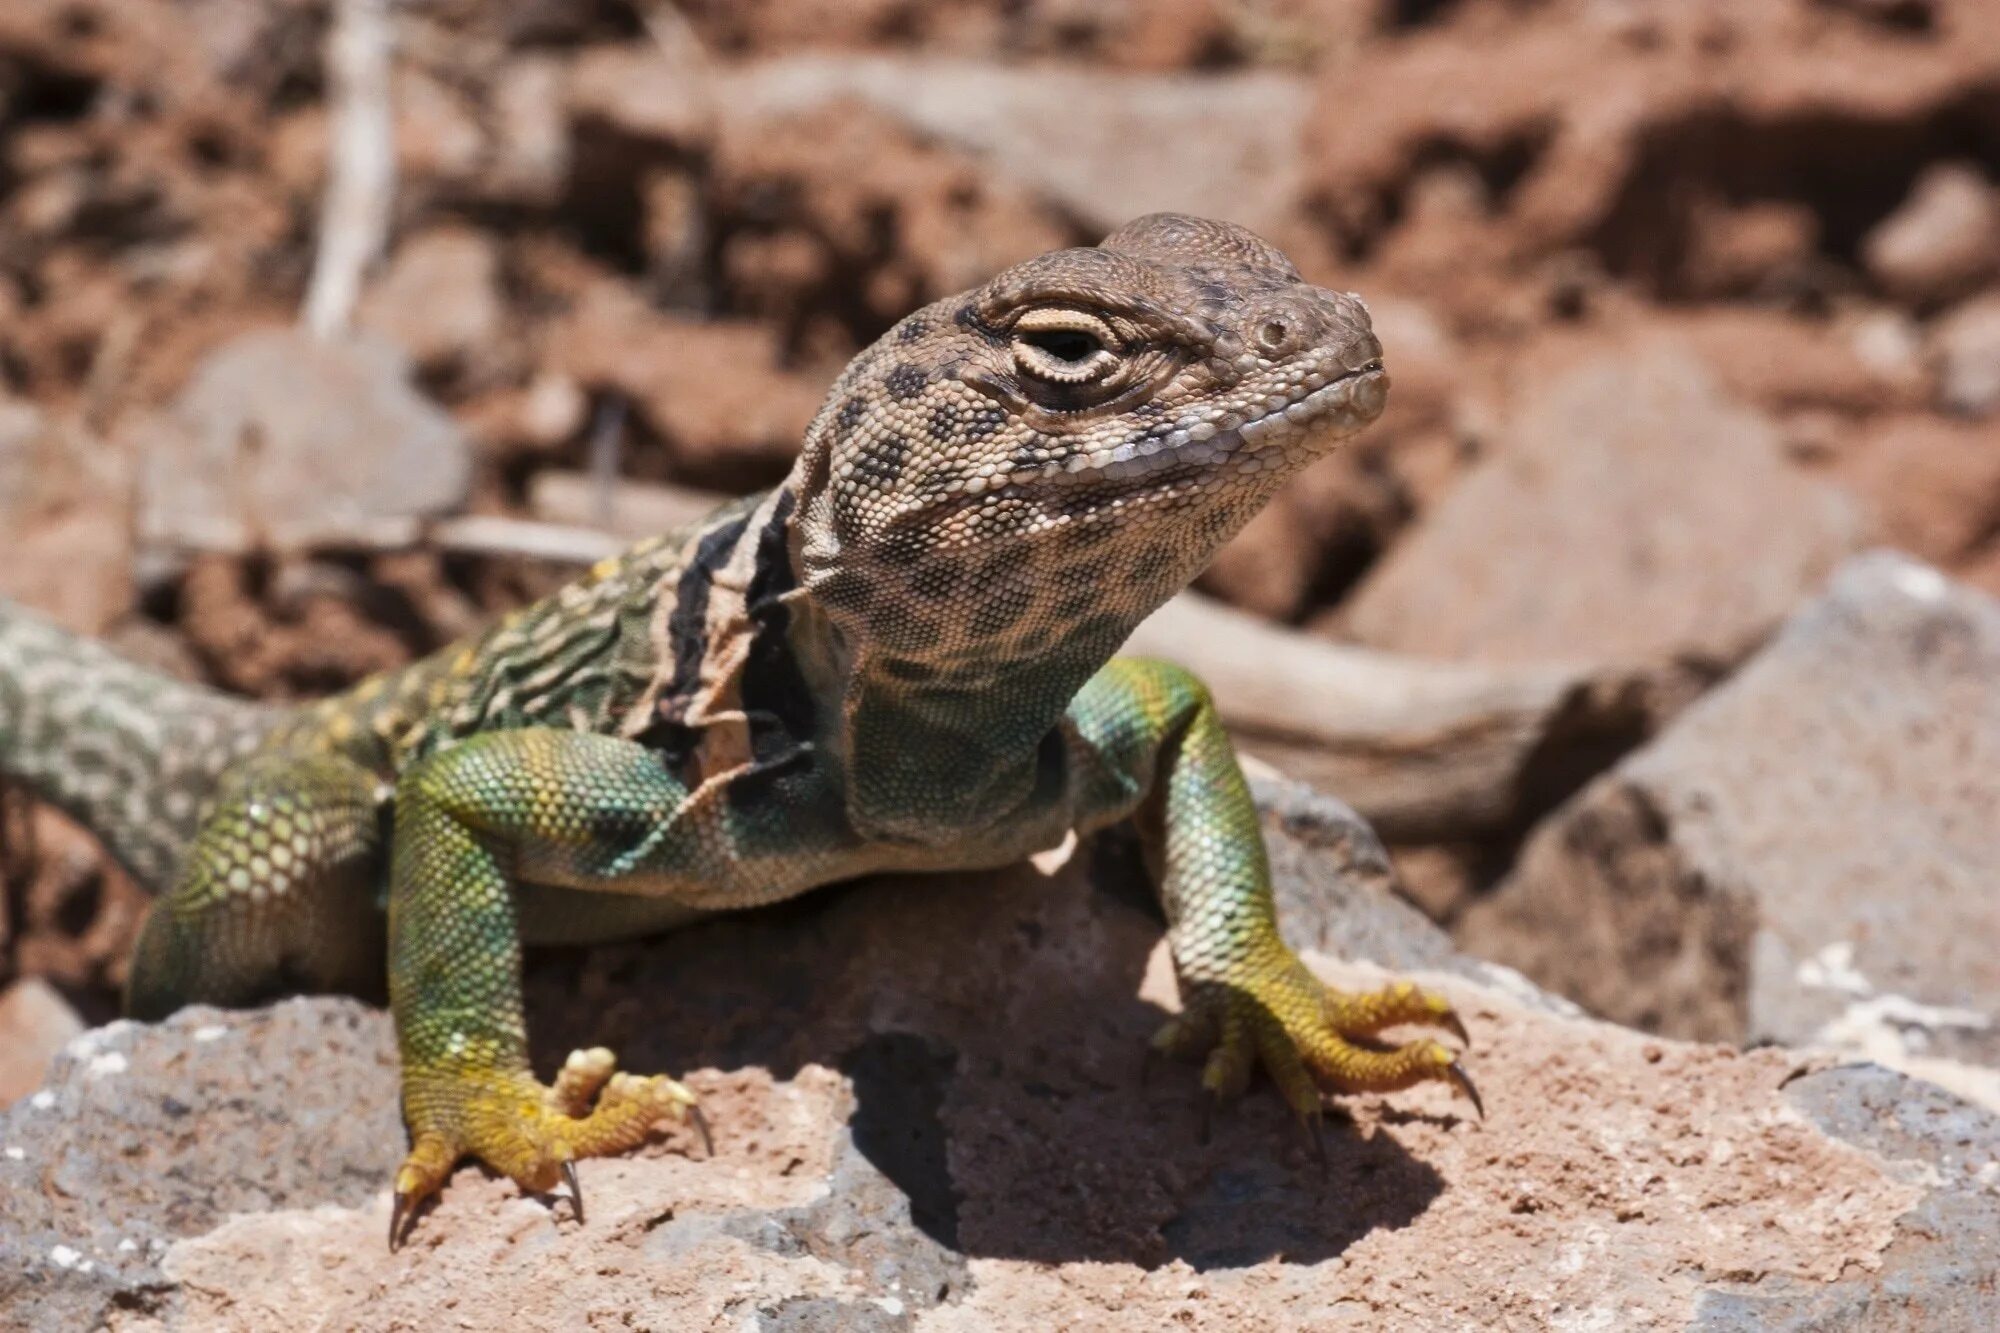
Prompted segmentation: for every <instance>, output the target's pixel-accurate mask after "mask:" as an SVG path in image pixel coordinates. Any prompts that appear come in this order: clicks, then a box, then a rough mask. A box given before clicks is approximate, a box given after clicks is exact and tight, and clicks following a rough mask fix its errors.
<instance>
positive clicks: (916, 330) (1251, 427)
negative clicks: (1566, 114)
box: [794, 213, 1388, 667]
mask: <svg viewBox="0 0 2000 1333" xmlns="http://www.w3.org/2000/svg"><path fill="white" fill-rule="evenodd" d="M1381 357H1382V349H1381V346H1380V344H1379V343H1377V341H1376V340H1375V336H1374V333H1373V332H1372V331H1371V329H1370V327H1369V321H1368V312H1367V309H1366V307H1365V306H1363V305H1362V303H1361V301H1360V299H1359V298H1358V297H1355V296H1353V295H1349V294H1345V293H1341V292H1333V291H1328V290H1325V289H1323V288H1320V287H1315V286H1312V285H1310V284H1308V283H1306V282H1305V281H1304V280H1303V279H1301V278H1300V276H1299V273H1298V270H1297V269H1296V268H1294V267H1293V266H1292V263H1291V261H1290V260H1288V259H1286V258H1285V256H1284V255H1283V254H1282V253H1280V252H1279V251H1278V250H1277V249H1275V248H1274V247H1272V246H1271V245H1269V244H1267V243H1266V242H1264V241H1263V240H1261V239H1259V238H1258V237H1257V236H1255V235H1253V234H1252V233H1250V232H1248V231H1246V230H1244V229H1243V228H1241V227H1237V226H1234V225H1232V224H1229V223H1226V222H1212V221H1208V220H1205V219H1201V218H1194V217H1186V216H1182V215H1179V214H1168V213H1161V214H1153V215H1150V216H1147V217H1143V218H1140V219H1138V220H1137V221H1135V222H1132V223H1129V224H1128V225H1126V226H1124V227H1121V228H1120V229H1119V230H1117V231H1116V232H1114V233H1112V234H1111V235H1110V236H1108V237H1106V238H1105V239H1104V241H1103V242H1102V243H1101V244H1099V245H1097V246H1094V247H1089V248H1080V249H1071V250H1058V251H1055V252H1052V253H1050V254H1045V255H1042V256H1041V257H1039V258H1037V259H1032V260H1029V261H1027V262H1025V263H1022V264H1017V265H1015V266H1014V267H1013V268H1010V269H1007V270H1006V271H1005V272H1003V273H1001V274H999V275H998V276H996V277H995V278H993V279H992V281H990V282H988V283H987V284H986V285H985V286H983V287H980V288H978V289H976V290H974V291H971V292H967V293H965V294H963V295H960V296H956V297H952V298H949V299H947V300H944V301H940V302H937V303H936V304H934V305H931V306H929V307H926V308H925V309H923V310H920V311H918V312H917V313H915V314H913V315H911V316H909V317H908V318H907V319H905V320H903V321H902V323H900V324H898V325H897V326H896V327H895V328H893V329H891V330H890V331H889V332H888V333H887V334H885V335H884V336H883V337H882V338H881V339H880V340H879V341H878V342H876V343H875V344H874V345H873V346H872V347H870V348H869V349H867V350H866V351H864V352H863V353H862V354H861V355H860V356H858V357H856V358H855V360H854V361H853V363H852V364H850V365H849V367H848V368H847V370H846V372H845V373H844V374H843V375H842V376H841V378H840V380H839V381H838V382H837V383H836V385H835V386H834V389H833V391H832V393H831V394H830V395H829V397H828V399H827V402H826V405H825V407H824V408H823V409H822V410H821V411H820V414H819V416H818V417H817V418H816V419H815V421H814V422H813V425H812V427H811V429H810V431H809V432H808V434H807V439H806V448H805V451H804V453H803V454H802V456H801V459H800V463H799V466H798V469H797V470H796V471H795V472H794V485H795V486H796V487H797V490H798V501H799V503H798V511H797V512H798V520H797V523H796V526H795V534H794V541H795V545H794V551H795V555H796V559H797V562H798V565H799V569H800V573H801V576H802V579H803V581H804V584H805V586H806V587H807V588H808V589H809V590H810V591H811V592H812V594H813V595H814V596H815V598H816V600H818V601H819V602H820V603H821V604H822V605H823V606H825V607H826V608H827V610H828V611H829V613H830V614H831V615H832V617H833V619H834V620H835V622H836V623H839V622H841V621H843V620H850V619H859V620H861V621H863V622H865V623H864V625H863V626H862V628H863V629H864V630H865V635H864V637H865V639H866V641H867V642H869V643H870V644H871V645H872V646H874V647H877V648H881V649H884V650H887V651H888V652H890V653H891V654H894V655H898V656H908V657H912V658H917V659H924V660H929V661H931V662H934V663H950V664H953V665H955V666H959V667H964V666H968V665H972V664H975V663H978V662H982V661H989V662H990V661H1000V660H1018V659H1020V658H1022V657H1025V656H1033V655H1037V654H1047V653H1049V652H1052V651H1057V650H1059V649H1061V648H1062V647H1064V646H1070V647H1074V648H1077V649H1079V650H1081V651H1082V655H1083V656H1086V657H1087V656H1092V655H1095V656H1097V657H1098V658H1099V659H1100V660H1101V658H1102V657H1103V656H1108V655H1109V653H1110V652H1111V651H1113V650H1115V648H1116V646H1117V644H1118V643H1119V642H1121V641H1122V640H1123V637H1124V635H1125V634H1126V633H1128V632H1129V631H1130V630H1131V628H1132V627H1133V626H1134V625H1136V624H1137V623H1138V621H1139V620H1140V619H1143V618H1144V617H1145V615H1147V614H1148V613H1149V612H1151V611H1152V610H1153V609H1154V608H1155V607H1157V606H1158V605H1159V604H1160V603H1162V602H1163V601H1165V600H1166V599H1167V598H1168V597H1170V596H1172V595H1173V594H1174V593H1175V592H1176V591H1178V590H1179V589H1180V588H1182V587H1184V586H1185V585H1186V584H1187V583H1188V582H1189V581H1190V580H1191V579H1192V578H1193V577H1194V576H1195V574H1197V573H1198V572H1199V571H1200V569H1201V568H1202V566H1203V565H1205V564H1206V563H1207V562H1208V560H1209V558H1210V557H1211V556H1212V555H1213V554H1214V552H1215V550H1216V548H1217V547H1218V546H1220V545H1221V544H1222V543H1223V542H1224V541H1225V540H1227V538H1228V537H1229V536H1230V535H1231V534H1233V533H1234V532H1236V531H1237V529H1239V528H1240V527H1242V526H1243V524H1244V523H1245V522H1247V521H1248V520H1249V518H1250V517H1251V515H1253V514H1254V513H1255V512H1256V511H1257V510H1258V508H1259V507H1261V506H1262V504H1263V503H1264V502H1265V501H1266V500H1267V499H1268V498H1269V497H1270V495H1271V494H1272V492H1273V491H1274V490H1276V488H1277V487H1278V485H1279V484H1280V483H1281V482H1282V481H1284V479H1285V478H1286V477H1288V476H1290V475H1291V474H1292V473H1294V472H1296V471H1298V470H1299V469H1300V468H1301V467H1303V466H1304V465H1305V464H1306V463H1308V462H1309V461H1311V460H1312V459H1314V458H1316V457H1318V456H1320V455H1321V454H1323V453H1325V452H1326V451H1327V450H1328V449H1329V448H1331V447H1332V445H1333V444H1334V443H1335V442H1336V441H1338V440H1339V439H1341V438H1342V437H1344V436H1346V435H1350V434H1352V433H1353V432H1355V431H1357V430H1359V429H1361V428H1362V427H1363V426H1365V425H1367V424H1368V423H1369V422H1370V421H1372V420H1374V419H1375V417H1376V416H1378V415H1379V414H1380V413H1381V411H1382V407H1383V403H1384V399H1385V396H1386V394H1387V390H1388V377H1387V375H1386V374H1385V372H1384V371H1383V369H1382V360H1381Z"/></svg>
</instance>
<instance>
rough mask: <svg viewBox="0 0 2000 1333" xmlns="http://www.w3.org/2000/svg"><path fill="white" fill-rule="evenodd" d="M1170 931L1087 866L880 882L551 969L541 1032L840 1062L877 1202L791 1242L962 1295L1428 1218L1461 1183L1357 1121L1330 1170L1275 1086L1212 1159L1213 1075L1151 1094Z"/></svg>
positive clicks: (853, 1135)
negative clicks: (962, 1275) (1007, 1279)
mask: <svg viewBox="0 0 2000 1333" xmlns="http://www.w3.org/2000/svg"><path fill="white" fill-rule="evenodd" d="M1114 861H1115V858H1114ZM1159 938H1160V922H1159V919H1158V917H1157V915H1154V914H1151V913H1149V912H1147V911H1145V910H1142V909H1141V908H1139V907H1138V906H1135V905H1134V903H1133V901H1132V899H1131V898H1130V896H1129V895H1126V894H1123V893H1107V892H1100V891H1097V890H1096V889H1094V888H1093V887H1092V885H1091V883H1090V876H1088V875H1086V874H1085V873H1084V872H1083V870H1081V869H1080V868H1078V867H1076V866H1074V865H1073V866H1072V867H1071V868H1069V869H1066V870H1064V871H1063V872H1061V873H1060V874H1058V875H1056V876H1053V877H1043V876H1041V875H1038V874H1036V873H1034V872H1033V871H1031V870H1028V869H1026V868H1023V869H1018V870H1010V871H1006V872H1000V873H995V874H980V875H970V874H968V875H964V876H961V877H958V878H957V879H956V880H940V879H929V880H923V881H918V880H910V879H881V880H876V881H873V882H869V883H866V884H861V885H856V886H853V887H851V888H846V889H841V890H835V891H832V892H829V893H825V894H820V895H816V896H814V897H810V898H808V899H805V900H802V901H800V902H797V903H793V904H789V905H786V906H783V907H780V908H777V909H775V910H771V911H765V912H760V913H756V914H751V915H747V916H743V917H737V918H730V919H723V920H718V921H715V922H710V923H707V924H704V925H699V926H696V927H692V928H690V929H686V930H683V931H681V932H678V933H676V934H674V935H670V936H667V937H664V938H661V939H656V940H651V941H646V942H644V943H642V944H638V945H633V946H618V947H613V948H600V949H595V950H571V951H557V952H555V953H553V954H552V955H545V956H544V957H542V958H541V959H539V960H538V961H535V962H532V963H531V967H530V991H529V1006H530V1008H529V1012H530V1016H531V1017H530V1027H531V1030H532V1031H533V1032H534V1034H535V1036H536V1039H537V1049H536V1057H537V1066H538V1068H540V1069H543V1070H544V1071H546V1070H549V1069H553V1068H554V1067H555V1066H556V1065H557V1064H559V1063H560V1061H561V1059H562V1057H563V1056H564V1054H566V1053H567V1052H568V1051H569V1050H570V1049H571V1048H572V1047H575V1046H588V1045H595V1044H600V1043H601V1044H605V1045H609V1046H611V1047H612V1048H613V1049H615V1050H616V1051H617V1052H618V1053H619V1056H620V1060H621V1064H622V1065H623V1066H624V1067H626V1068H629V1069H634V1070H637V1071H640V1072H650V1071H652V1070H655V1069H665V1070H670V1071H676V1072H678V1071H682V1070H686V1069H690V1068H698V1067H702V1066H711V1067H715V1068H719V1069H725V1070H727V1069H738V1068H744V1067H752V1066H754V1067H762V1068H765V1069H768V1070H770V1071H771V1072H772V1074H773V1075H775V1076H776V1077H779V1078H790V1077H792V1076H794V1075H795V1074H796V1073H797V1072H798V1071H799V1070H800V1069H801V1068H802V1067H804V1066H805V1065H808V1064H818V1065H822V1066H827V1067H831V1068H837V1069H839V1070H840V1071H842V1073H844V1074H845V1075H846V1076H847V1078H848V1079H849V1080H850V1082H851V1084H852V1087H853V1092H854V1110H853V1112H852V1115H851V1117H850V1119H849V1122H848V1125H847V1133H846V1140H847V1143H846V1145H844V1147H843V1150H845V1148H846V1147H847V1146H851V1149H852V1159H853V1160H851V1161H848V1162H846V1163H845V1165H843V1166H841V1167H837V1169H836V1171H835V1180H834V1191H835V1195H836V1196H840V1195H842V1194H844V1193H849V1192H854V1191H859V1197H861V1198H863V1199H865V1200H871V1201H870V1202H867V1203H866V1205H865V1206H864V1207H862V1208H861V1209H860V1212H861V1213H862V1214H863V1215H862V1216H855V1215H853V1214H854V1213H855V1209H854V1208H852V1207H848V1208H846V1210H845V1212H844V1213H841V1214H840V1216H838V1217H837V1218H833V1219H832V1222H833V1223H837V1225H832V1233H837V1235H835V1238H834V1240H831V1241H830V1240H829V1238H828V1237H829V1234H832V1233H829V1231H828V1226H827V1225H826V1224H828V1223H829V1218H828V1217H820V1216H817V1215H816V1214H817V1213H819V1212H824V1211H825V1210H824V1208H823V1207H822V1206H820V1205H815V1208H814V1209H808V1210H799V1213H800V1215H799V1216H796V1217H791V1218H788V1219H786V1225H787V1227H788V1228H789V1229H790V1233H791V1236H792V1239H793V1240H794V1241H796V1242H797V1243H800V1244H803V1245H805V1246H806V1248H808V1249H811V1250H814V1251H815V1252H824V1251H826V1250H827V1249H828V1248H835V1249H839V1248H841V1247H842V1246H844V1245H845V1243H846V1242H845V1240H843V1239H840V1238H842V1237H849V1236H859V1235H872V1241H871V1244H872V1247H873V1249H874V1251H875V1253H874V1254H873V1256H872V1257H870V1258H869V1262H870V1263H874V1264H879V1263H881V1262H885V1261H889V1257H886V1256H884V1254H883V1253H882V1252H881V1251H882V1248H883V1247H882V1242H883V1240H884V1238H885V1237H884V1235H883V1233H884V1232H885V1231H887V1232H893V1233H900V1235H901V1237H902V1240H900V1241H898V1242H896V1244H895V1245H892V1246H890V1247H889V1248H890V1249H900V1250H902V1251H905V1253H903V1254H901V1255H900V1256H895V1257H894V1261H895V1262H897V1263H902V1264H907V1262H908V1260H909V1259H910V1256H911V1255H913V1254H915V1253H916V1252H918V1251H924V1252H929V1253H932V1256H933V1260H936V1261H935V1262H933V1261H931V1260H927V1261H926V1264H925V1271H924V1274H923V1275H922V1276H923V1280H924V1281H927V1282H928V1281H931V1280H933V1279H934V1280H935V1281H937V1282H938V1283H940V1284H942V1285H950V1284H951V1282H952V1278H951V1277H950V1275H949V1273H948V1272H946V1270H947V1269H950V1268H951V1267H952V1266H953V1264H954V1263H956V1264H959V1265H960V1266H961V1267H962V1261H960V1260H958V1259H957V1256H967V1257H988V1258H1018V1259H1032V1260H1037V1261H1042V1262H1049V1263H1066V1262H1073V1261H1077V1260H1093V1261H1101V1262H1127V1263H1134V1264H1139V1265H1143V1266H1146V1267H1156V1266H1158V1265H1160V1264H1164V1263H1167V1262H1170V1261H1172V1260H1174V1259H1181V1260H1185V1261H1186V1262H1187V1263H1189V1264H1190V1265H1192V1266H1193V1267H1195V1268H1197V1269H1213V1268H1227V1267H1237V1266H1244V1265H1249V1264H1255V1263H1258V1262H1260V1261H1263V1260H1266V1259H1270V1258H1274V1257H1276V1258H1281V1259H1284V1260H1287V1261H1291V1262H1298V1263H1311V1262H1317V1261H1319V1260H1322V1259H1326V1258H1328V1257H1330V1256H1334V1255H1338V1254H1339V1253H1341V1252H1342V1251H1343V1250H1345V1249H1346V1248H1347V1247H1348V1246H1349V1245H1351V1244H1353V1243H1354V1242H1355V1241H1356V1240H1358V1239H1360V1238H1361V1237H1362V1236H1365V1235H1367V1234H1368V1233H1369V1232H1370V1231H1372V1230H1374V1229H1376V1228H1380V1227H1391V1228H1399V1227H1403V1226H1406V1225H1408V1224H1409V1223H1410V1222H1411V1221H1412V1220H1413V1219H1415V1218H1416V1217H1418V1216H1420V1215H1421V1214H1422V1213H1423V1212H1424V1211H1425V1210H1426V1209H1427V1208H1428V1207H1429V1206H1430V1203H1431V1201H1432V1200H1433V1199H1435V1198H1436V1197H1437V1196H1438V1194H1439V1193H1440V1192H1441V1191H1442V1189H1443V1181H1442V1179H1441V1178H1440V1177H1439V1176H1438V1174H1437V1173H1436V1172H1435V1171H1434V1170H1432V1169H1431V1168H1430V1167H1429V1166H1427V1165H1425V1164H1424V1163H1422V1162H1419V1161H1416V1160H1414V1159H1412V1158H1411V1157H1410V1156H1409V1155H1408V1154H1407V1153H1406V1152H1405V1151H1404V1150H1403V1149H1402V1148H1401V1147H1400V1146H1399V1145H1397V1144H1396V1143H1395V1142H1394V1141H1392V1140H1391V1139H1390V1138H1389V1137H1388V1136H1386V1135H1382V1134H1371V1135H1366V1136H1364V1135H1363V1134H1362V1133H1361V1132H1360V1131H1358V1130H1356V1129H1355V1128H1354V1127H1353V1126H1352V1125H1351V1124H1349V1123H1348V1122H1346V1121H1345V1120H1343V1119H1341V1118H1340V1117H1339V1116H1338V1114H1337V1113H1336V1114H1335V1115H1334V1116H1333V1117H1332V1118H1331V1119H1330V1121H1329V1124H1328V1132H1327V1154H1328V1161H1327V1163H1326V1166H1325V1168H1324V1170H1322V1169H1321V1167H1320V1165H1319V1164H1318V1163H1317V1162H1316V1161H1315V1160H1314V1159H1313V1156H1312V1154H1311V1151H1310V1149H1309V1147H1308V1146H1307V1143H1306V1140H1305V1136H1304V1135H1303V1134H1302V1133H1301V1131H1300V1130H1299V1128H1298V1126H1297V1125H1296V1124H1295V1123H1293V1121H1292V1119H1291V1117H1290V1114H1289V1113H1288V1112H1287V1111H1286V1110H1285V1108H1284V1107H1283V1106H1282V1105H1281V1104H1280V1103H1279V1101H1278V1100H1277V1098H1276V1097H1275V1096H1274V1095H1273V1094H1272V1093H1271V1092H1270V1090H1269V1088H1268V1087H1265V1086H1261V1085H1260V1086H1258V1087H1255V1088H1253V1091H1252V1092H1251V1094H1250V1096H1249V1097H1247V1098H1246V1099H1245V1100H1244V1101H1242V1102H1241V1103H1239V1104H1237V1105H1235V1106H1233V1107H1228V1108H1224V1109H1223V1110H1222V1111H1220V1112H1219V1114H1218V1115H1217V1116H1216V1118H1215V1123H1214V1132H1213V1134H1212V1136H1211V1139H1210V1142H1208V1143H1207V1144H1203V1143H1201V1142H1200V1141H1199V1139H1200V1135H1199V1124H1200V1119H1201V1108H1200V1104H1199V1088H1198V1081H1197V1073H1196V1070H1195V1069H1194V1068H1192V1067H1182V1066H1163V1067H1161V1068H1158V1069H1156V1070H1154V1071H1153V1072H1152V1074H1151V1077H1150V1079H1148V1080H1147V1081H1146V1083H1145V1084H1144V1085H1142V1083H1141V1064H1142V1055H1143V1052H1144V1051H1145V1049H1146V1043H1147V1040H1148V1038H1149V1037H1150V1036H1151V1035H1152V1033H1153V1031H1154V1029H1155V1028H1156V1027H1157V1026H1158V1024H1159V1023H1160V1022H1161V1020H1162V1018H1163V1017H1164V1014H1163V1011H1162V1010H1161V1009H1160V1008H1159V1007H1157V1006H1156V1005H1154V1004H1152V1003H1150V1002H1148V1001H1147V1000H1145V999H1142V998H1140V997H1139V995H1138V991H1139V989H1140V979H1141V978H1142V977H1143V976H1144V975H1145V973H1146V969H1147V964H1148V959H1149V956H1150V955H1151V954H1152V952H1153V950H1154V948H1155V946H1156V945H1157V943H1158V941H1159ZM878 1185H887V1186H890V1187H892V1188H890V1189H879V1188H876V1186H878ZM831 1202H832V1204H833V1205H834V1207H835V1211H836V1212H839V1211H840V1207H841V1203H842V1201H841V1199H840V1198H838V1197H836V1198H835V1199H834V1200H832V1201H831ZM808 1214H815V1215H811V1216H809V1215H808ZM938 1251H942V1252H947V1253H945V1254H943V1255H939V1254H938V1253H937V1252H938ZM940 1274H941V1276H940Z"/></svg>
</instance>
